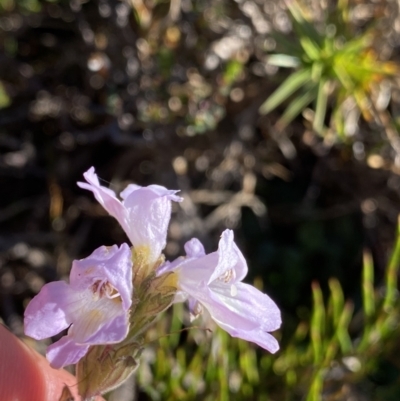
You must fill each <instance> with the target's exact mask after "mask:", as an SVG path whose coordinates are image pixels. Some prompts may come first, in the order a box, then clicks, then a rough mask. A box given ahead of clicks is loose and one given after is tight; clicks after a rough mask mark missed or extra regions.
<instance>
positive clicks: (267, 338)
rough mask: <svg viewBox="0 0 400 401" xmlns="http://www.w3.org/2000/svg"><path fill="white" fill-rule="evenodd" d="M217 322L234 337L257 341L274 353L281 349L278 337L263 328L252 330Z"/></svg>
mask: <svg viewBox="0 0 400 401" xmlns="http://www.w3.org/2000/svg"><path fill="white" fill-rule="evenodd" d="M216 323H217V324H218V325H219V326H220V327H221V328H222V329H224V330H225V331H226V332H228V333H229V334H230V335H231V336H232V337H238V338H241V339H242V340H246V341H251V342H253V343H256V344H257V345H259V346H260V347H262V348H264V349H266V350H267V351H269V352H271V353H272V354H274V353H275V352H276V351H278V350H279V343H278V341H277V339H276V338H275V337H274V336H272V335H271V334H269V333H267V332H265V331H262V330H261V329H256V330H252V331H245V330H237V329H235V328H233V327H231V326H228V325H225V324H224V323H222V322H218V321H216Z"/></svg>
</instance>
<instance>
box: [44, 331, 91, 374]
mask: <svg viewBox="0 0 400 401" xmlns="http://www.w3.org/2000/svg"><path fill="white" fill-rule="evenodd" d="M89 347H90V345H82V344H77V343H75V342H74V341H73V340H72V339H71V338H70V337H69V336H64V337H63V338H62V339H61V340H59V341H57V342H55V343H54V344H52V345H50V346H49V347H48V348H47V351H46V357H47V360H48V361H49V362H50V365H51V367H53V368H55V369H59V368H62V367H64V366H67V365H72V364H75V363H77V362H78V361H79V360H80V359H81V358H82V357H84V356H85V355H86V353H87V352H88V350H89Z"/></svg>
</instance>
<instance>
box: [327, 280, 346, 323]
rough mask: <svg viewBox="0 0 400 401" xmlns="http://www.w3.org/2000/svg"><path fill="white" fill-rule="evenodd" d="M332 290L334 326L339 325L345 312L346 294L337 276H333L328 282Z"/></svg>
mask: <svg viewBox="0 0 400 401" xmlns="http://www.w3.org/2000/svg"><path fill="white" fill-rule="evenodd" d="M328 285H329V289H330V291H331V303H332V309H333V326H334V327H336V326H338V325H339V319H340V315H341V314H342V312H343V305H344V296H343V291H342V287H341V285H340V283H339V281H338V279H336V278H331V279H330V280H329V282H328Z"/></svg>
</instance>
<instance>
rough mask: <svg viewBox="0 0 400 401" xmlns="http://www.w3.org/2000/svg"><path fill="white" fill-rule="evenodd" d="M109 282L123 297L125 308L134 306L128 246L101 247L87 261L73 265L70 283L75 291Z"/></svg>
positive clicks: (76, 262) (83, 260) (130, 257)
mask: <svg viewBox="0 0 400 401" xmlns="http://www.w3.org/2000/svg"><path fill="white" fill-rule="evenodd" d="M102 280H107V281H108V282H109V283H110V284H111V285H112V286H113V287H114V288H115V289H116V290H117V291H118V292H119V294H120V295H121V299H122V303H123V307H124V309H125V310H128V309H129V308H130V306H131V304H132V291H133V287H132V256H131V250H130V249H129V246H128V245H127V244H122V245H121V246H120V247H119V248H118V246H117V245H114V246H112V247H105V246H101V247H99V248H97V249H96V250H95V251H94V252H93V253H92V254H91V255H90V256H88V257H87V258H85V259H81V260H75V261H74V262H73V264H72V269H71V275H70V283H71V286H72V287H73V288H75V289H86V288H89V287H90V286H91V285H93V284H94V283H95V282H96V281H102Z"/></svg>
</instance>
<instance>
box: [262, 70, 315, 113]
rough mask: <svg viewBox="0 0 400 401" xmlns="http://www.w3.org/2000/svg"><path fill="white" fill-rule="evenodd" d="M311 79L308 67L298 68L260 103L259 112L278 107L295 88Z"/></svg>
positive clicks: (266, 111)
mask: <svg viewBox="0 0 400 401" xmlns="http://www.w3.org/2000/svg"><path fill="white" fill-rule="evenodd" d="M310 79H311V71H310V70H309V69H305V70H299V71H297V72H295V73H294V74H292V75H290V76H289V77H288V78H287V79H286V80H285V81H284V82H283V83H282V84H281V85H280V86H279V87H278V89H276V91H275V92H274V93H273V94H272V95H271V96H270V97H269V98H268V99H267V100H266V101H265V102H264V103H263V104H262V105H261V107H260V109H259V111H260V113H261V114H267V113H269V112H270V111H272V110H274V109H275V108H276V107H278V106H279V105H280V104H281V103H282V102H283V101H285V100H286V99H287V98H288V97H289V96H290V95H292V94H293V93H294V92H296V90H298V89H299V88H300V87H302V86H303V85H305V84H306V83H307V82H308V81H309V80H310Z"/></svg>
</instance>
